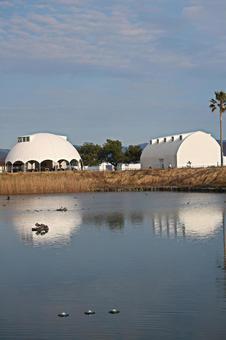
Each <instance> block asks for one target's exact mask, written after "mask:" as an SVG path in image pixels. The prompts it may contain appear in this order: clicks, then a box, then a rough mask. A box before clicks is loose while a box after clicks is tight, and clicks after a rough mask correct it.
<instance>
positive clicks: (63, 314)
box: [58, 312, 69, 318]
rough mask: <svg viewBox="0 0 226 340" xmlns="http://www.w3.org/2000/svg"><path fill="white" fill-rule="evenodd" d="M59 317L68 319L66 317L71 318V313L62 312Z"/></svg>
mask: <svg viewBox="0 0 226 340" xmlns="http://www.w3.org/2000/svg"><path fill="white" fill-rule="evenodd" d="M58 316H59V317H60V318H66V317H68V316H69V313H66V312H62V313H59V314H58Z"/></svg>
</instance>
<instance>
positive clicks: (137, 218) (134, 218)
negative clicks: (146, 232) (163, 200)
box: [129, 212, 144, 224]
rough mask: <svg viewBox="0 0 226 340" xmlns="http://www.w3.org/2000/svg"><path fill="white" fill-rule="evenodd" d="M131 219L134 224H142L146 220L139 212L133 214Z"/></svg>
mask: <svg viewBox="0 0 226 340" xmlns="http://www.w3.org/2000/svg"><path fill="white" fill-rule="evenodd" d="M129 217H130V222H131V223H132V224H142V223H143V220H144V216H143V214H141V213H139V212H132V213H131V214H130V216H129Z"/></svg>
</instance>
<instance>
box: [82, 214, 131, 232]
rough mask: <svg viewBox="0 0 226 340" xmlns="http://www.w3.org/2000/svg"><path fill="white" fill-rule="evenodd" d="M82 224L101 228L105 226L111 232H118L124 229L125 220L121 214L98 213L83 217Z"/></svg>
mask: <svg viewBox="0 0 226 340" xmlns="http://www.w3.org/2000/svg"><path fill="white" fill-rule="evenodd" d="M83 223H85V224H94V225H95V226H103V225H107V226H108V227H109V228H110V229H112V230H117V229H118V230H120V229H122V228H123V227H124V224H125V220H124V215H123V213H120V212H114V213H109V214H106V213H100V214H93V215H91V214H90V215H84V216H83Z"/></svg>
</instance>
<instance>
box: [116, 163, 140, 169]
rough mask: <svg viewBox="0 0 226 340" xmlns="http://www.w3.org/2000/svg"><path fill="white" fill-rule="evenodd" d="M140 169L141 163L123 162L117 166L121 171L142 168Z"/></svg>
mask: <svg viewBox="0 0 226 340" xmlns="http://www.w3.org/2000/svg"><path fill="white" fill-rule="evenodd" d="M140 169H141V164H140V163H130V164H125V163H121V164H118V166H117V170H120V171H126V170H140Z"/></svg>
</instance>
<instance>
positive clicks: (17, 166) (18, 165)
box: [12, 161, 25, 172]
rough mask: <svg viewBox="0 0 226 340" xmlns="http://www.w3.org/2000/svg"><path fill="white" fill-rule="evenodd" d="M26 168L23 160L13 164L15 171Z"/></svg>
mask: <svg viewBox="0 0 226 340" xmlns="http://www.w3.org/2000/svg"><path fill="white" fill-rule="evenodd" d="M24 170H25V166H24V163H23V162H22V161H16V162H14V163H13V166H12V171H13V172H23V171H24Z"/></svg>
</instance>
